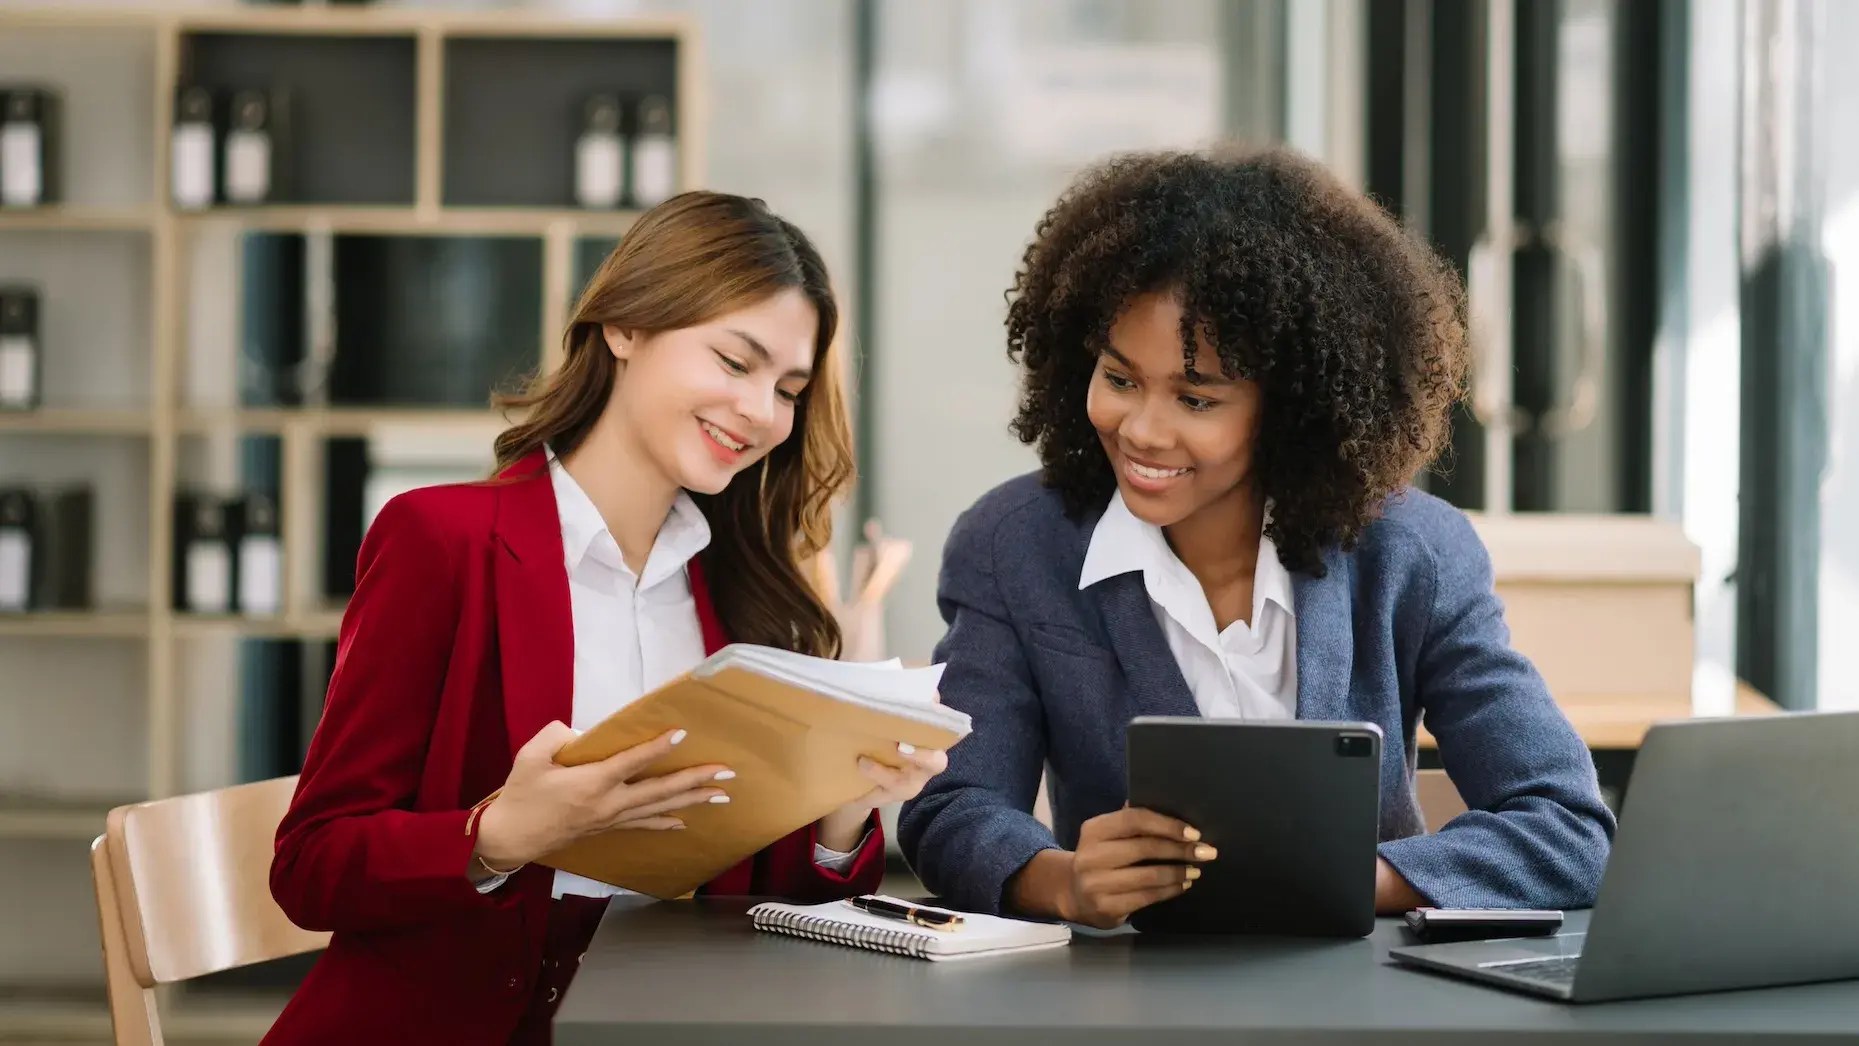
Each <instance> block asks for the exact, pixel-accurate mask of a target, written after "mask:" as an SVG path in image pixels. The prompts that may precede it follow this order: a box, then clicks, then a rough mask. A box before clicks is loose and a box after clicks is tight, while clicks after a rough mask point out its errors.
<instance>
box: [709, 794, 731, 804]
mask: <svg viewBox="0 0 1859 1046" xmlns="http://www.w3.org/2000/svg"><path fill="white" fill-rule="evenodd" d="M710 801H711V802H713V803H727V802H729V796H727V795H713V796H711V797H710Z"/></svg>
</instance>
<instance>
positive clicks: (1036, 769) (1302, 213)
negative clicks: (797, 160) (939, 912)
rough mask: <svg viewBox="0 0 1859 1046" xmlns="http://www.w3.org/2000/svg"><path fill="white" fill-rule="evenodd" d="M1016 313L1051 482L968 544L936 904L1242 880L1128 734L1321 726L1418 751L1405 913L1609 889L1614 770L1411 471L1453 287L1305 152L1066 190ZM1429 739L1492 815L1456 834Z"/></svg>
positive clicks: (1099, 897)
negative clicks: (1431, 776) (1556, 694)
mask: <svg viewBox="0 0 1859 1046" xmlns="http://www.w3.org/2000/svg"><path fill="white" fill-rule="evenodd" d="M1009 303H1010V304H1009V309H1008V318H1007V328H1008V345H1009V354H1010V356H1011V357H1012V358H1014V359H1015V360H1017V361H1018V362H1019V363H1020V364H1021V365H1022V368H1023V391H1022V396H1021V400H1020V408H1019V415H1018V418H1017V419H1016V421H1015V423H1014V430H1015V433H1016V434H1017V435H1018V436H1019V438H1020V439H1022V440H1023V441H1025V442H1027V443H1030V444H1033V445H1035V446H1036V447H1037V448H1038V451H1039V455H1040V460H1041V462H1042V465H1043V467H1042V469H1041V470H1040V471H1039V472H1038V473H1036V474H1033V475H1029V476H1024V477H1021V478H1019V479H1016V480H1013V481H1010V482H1008V483H1006V484H1004V485H1003V486H1001V487H999V488H997V489H995V490H994V491H992V492H990V493H989V494H987V495H986V496H984V497H983V498H982V499H981V500H980V501H979V502H978V503H977V504H976V505H975V506H974V507H973V508H971V509H969V510H968V511H967V512H966V513H964V515H963V516H962V517H961V519H960V520H959V521H958V522H957V524H956V526H955V528H954V530H953V532H952V533H951V535H950V538H949V541H948V544H947V546H946V548H945V551H944V555H943V565H942V573H941V578H940V582H939V586H938V602H939V604H940V607H941V610H942V615H943V617H944V619H945V620H946V621H947V623H948V626H949V628H948V632H947V634H946V635H945V637H944V638H943V640H942V642H941V643H940V644H939V645H938V647H937V651H936V659H937V660H938V661H941V662H944V663H946V665H947V667H946V668H945V670H944V675H943V677H942V693H943V699H944V700H945V701H946V702H947V703H948V704H949V705H951V706H953V707H955V708H959V709H961V710H962V711H964V712H967V713H968V714H969V715H970V716H972V717H973V719H974V733H973V734H972V735H971V736H970V737H969V738H968V739H967V740H966V741H965V742H964V743H963V744H961V745H959V746H957V747H956V748H955V749H954V750H953V751H952V752H951V753H950V757H949V758H950V764H949V769H948V771H947V772H946V773H944V774H942V775H941V776H940V777H938V778H936V779H935V780H934V781H933V782H931V784H930V786H929V787H928V788H927V789H926V790H925V791H924V792H923V793H922V795H921V796H920V797H919V798H917V799H916V800H915V801H913V802H911V803H909V804H907V805H906V807H905V808H904V810H903V813H902V816H901V818H900V822H899V829H900V832H899V834H900V841H901V843H902V846H903V848H904V852H905V853H906V854H907V855H908V856H909V857H910V860H911V863H912V865H913V867H914V868H915V869H916V871H917V873H918V875H919V876H920V877H921V878H922V880H923V882H924V884H925V885H926V886H928V887H929V889H930V890H932V891H934V892H935V893H936V894H938V895H940V896H941V897H943V898H946V899H947V900H948V901H949V902H950V903H952V904H956V905H959V906H962V907H966V908H969V909H973V910H979V911H988V912H994V911H1002V910H1005V911H1009V912H1019V913H1024V914H1029V915H1037V916H1051V917H1058V918H1063V919H1067V920H1070V921H1074V922H1080V923H1085V924H1090V925H1097V926H1106V927H1108V926H1114V925H1116V924H1118V923H1121V922H1123V921H1124V920H1125V919H1126V918H1127V917H1128V916H1129V915H1130V914H1131V913H1132V912H1134V911H1136V910H1138V909H1140V908H1142V907H1145V906H1147V905H1149V904H1153V903H1155V902H1157V901H1160V900H1164V899H1167V898H1169V897H1173V896H1175V895H1177V894H1179V893H1180V892H1182V891H1183V890H1186V889H1189V888H1191V887H1192V886H1193V883H1194V880H1195V878H1197V877H1198V876H1199V874H1200V873H1199V866H1200V865H1202V864H1204V863H1205V862H1206V861H1208V860H1216V859H1218V855H1217V854H1215V853H1214V852H1213V849H1212V847H1210V846H1208V845H1206V844H1205V843H1202V842H1199V841H1198V833H1197V832H1196V831H1195V829H1194V828H1193V827H1192V826H1189V825H1184V824H1181V823H1180V822H1177V821H1174V820H1171V819H1169V818H1166V817H1163V816H1161V815H1159V814H1155V813H1153V812H1150V811H1146V810H1140V809H1133V808H1128V807H1127V806H1126V802H1125V799H1126V797H1125V792H1124V749H1123V737H1124V727H1125V725H1126V724H1127V723H1128V722H1129V720H1130V719H1131V718H1132V717H1135V716H1138V715H1189V716H1191V715H1203V716H1226V717H1238V718H1246V719H1257V720H1270V719H1284V718H1292V717H1295V718H1298V719H1306V720H1352V721H1366V722H1372V723H1374V724H1376V725H1378V726H1379V727H1380V728H1381V730H1382V732H1383V734H1384V736H1385V737H1386V738H1387V743H1386V744H1385V745H1384V747H1383V750H1384V757H1383V763H1382V768H1381V789H1382V797H1383V798H1382V808H1381V817H1380V832H1381V839H1382V843H1381V846H1380V847H1379V853H1378V859H1377V862H1376V870H1375V875H1376V891H1375V894H1376V907H1377V908H1378V909H1379V910H1380V911H1382V912H1384V913H1394V912H1399V911H1402V910H1405V909H1407V908H1411V907H1414V906H1418V905H1422V904H1432V905H1436V906H1440V907H1455V908H1465V907H1560V908H1577V907H1585V906H1588V905H1590V904H1592V903H1593V899H1594V894H1595V890H1596V887H1597V885H1598V883H1599V880H1600V876H1601V869H1602V866H1603V864H1604V863H1605V861H1606V857H1607V852H1608V846H1609V843H1610V841H1611V839H1612V836H1613V830H1614V820H1613V817H1612V815H1611V814H1610V813H1609V811H1608V809H1607V808H1606V806H1605V805H1603V803H1602V801H1601V797H1600V790H1599V788H1598V786H1597V784H1596V780H1595V773H1594V765H1593V762H1592V760H1591V758H1590V756H1589V754H1588V751H1587V749H1586V748H1585V747H1584V746H1583V744H1582V742H1581V740H1580V738H1579V737H1578V736H1577V735H1576V734H1575V732H1574V730H1573V729H1572V728H1571V727H1570V725H1569V723H1568V721H1567V719H1566V718H1564V717H1563V715H1562V714H1561V712H1560V711H1559V710H1558V709H1557V707H1556V705H1555V704H1554V703H1553V702H1552V701H1551V699H1550V696H1549V694H1548V692H1547V691H1546V689H1545V688H1544V685H1543V681H1542V678H1541V677H1540V676H1539V675H1538V674H1537V672H1536V670H1535V669H1534V668H1533V667H1532V666H1531V664H1530V662H1529V661H1528V660H1527V659H1526V658H1524V657H1523V656H1522V655H1520V654H1518V653H1517V652H1516V651H1515V650H1513V649H1512V648H1511V646H1510V644H1509V632H1508V629H1507V628H1506V626H1505V623H1504V614H1503V607H1502V606H1501V605H1500V603H1499V601H1498V598H1497V596H1496V595H1495V594H1494V592H1493V589H1492V574H1491V565H1490V559H1489V557H1488V555H1487V554H1486V551H1485V549H1484V546H1483V545H1482V544H1481V543H1480V541H1479V539H1478V537H1477V535H1476V533H1475V532H1474V531H1473V529H1472V526H1471V524H1470V523H1469V521H1468V520H1467V519H1466V518H1465V516H1464V515H1463V514H1462V513H1461V512H1459V511H1458V510H1456V509H1454V508H1453V507H1452V506H1450V505H1448V504H1446V503H1445V502H1443V501H1440V500H1439V499H1437V498H1434V497H1431V496H1429V495H1427V494H1425V493H1422V492H1420V491H1417V490H1415V489H1413V488H1411V487H1410V486H1409V483H1410V482H1411V480H1412V479H1413V477H1414V476H1415V475H1416V474H1417V473H1418V472H1419V471H1420V470H1421V469H1423V468H1425V467H1427V466H1428V465H1429V464H1430V463H1431V462H1432V461H1433V459H1434V458H1435V457H1436V456H1437V455H1438V453H1439V452H1440V450H1441V449H1442V448H1443V447H1445V445H1446V443H1447V437H1448V431H1449V424H1450V415H1451V411H1452V409H1453V407H1454V405H1455V404H1456V403H1457V402H1458V400H1459V399H1460V397H1461V394H1462V390H1463V384H1464V375H1465V370H1466V350H1465V345H1464V328H1463V325H1462V323H1461V316H1462V313H1463V301H1462V296H1461V294H1460V290H1459V287H1458V284H1457V281H1456V279H1455V277H1454V276H1453V274H1452V273H1451V271H1450V270H1449V269H1448V268H1447V267H1446V266H1445V265H1443V264H1442V263H1441V262H1440V261H1439V260H1438V259H1437V258H1436V257H1435V256H1434V255H1433V254H1432V253H1431V252H1430V251H1429V250H1428V249H1427V248H1425V247H1424V246H1422V245H1421V244H1419V243H1417V242H1415V241H1414V240H1413V239H1411V238H1409V237H1408V236H1406V235H1405V234H1404V233H1403V232H1402V230H1401V229H1400V228H1399V227H1398V226H1397V225H1396V224H1395V223H1394V222H1393V221H1392V220H1390V219H1389V217H1388V216H1387V215H1386V214H1385V213H1383V212H1382V211H1381V210H1380V209H1379V208H1377V207H1376V206H1375V205H1374V204H1372V203H1371V202H1369V201H1368V200H1366V199H1364V198H1363V197H1361V196H1359V195H1357V194H1355V193H1353V192H1351V191H1349V190H1347V189H1345V188H1343V187H1342V186H1341V185H1340V184H1339V183H1338V182H1336V181H1335V180H1334V179H1333V178H1332V177H1331V176H1330V175H1329V174H1328V173H1327V172H1326V171H1324V170H1323V169H1322V168H1320V167H1318V166H1316V165H1313V164H1310V163H1308V162H1306V161H1303V160H1301V159H1299V158H1297V157H1295V156H1294V155H1291V154H1289V153H1286V152H1282V151H1270V150H1268V151H1264V152H1253V153H1243V154H1242V153H1234V154H1227V153H1217V154H1212V155H1208V154H1148V155H1136V156H1128V157H1123V158H1119V159H1117V160H1114V161H1112V162H1110V163H1108V164H1106V165H1104V166H1102V167H1099V168H1097V169H1095V170H1092V171H1090V172H1088V173H1086V174H1085V175H1083V176H1082V177H1081V178H1080V179H1079V180H1078V181H1077V182H1076V183H1075V184H1074V185H1073V186H1072V187H1071V188H1070V189H1069V190H1067V192H1066V193H1065V194H1064V195H1063V196H1062V197H1061V198H1060V199H1059V201H1058V203H1057V204H1056V205H1055V206H1054V207H1053V208H1052V209H1051V211H1049V212H1048V213H1047V214H1046V216H1045V218H1044V220H1042V221H1041V222H1040V224H1039V226H1038V229H1037V235H1036V237H1035V239H1034V241H1033V243H1032V245H1031V246H1030V247H1029V248H1028V249H1027V251H1026V255H1025V259H1024V263H1023V266H1022V268H1021V270H1020V272H1019V273H1018V274H1017V276H1016V278H1015V282H1014V287H1013V290H1012V292H1011V293H1010V295H1009ZM1422 721H1424V722H1425V724H1426V726H1427V729H1428V730H1430V731H1431V732H1432V734H1433V736H1434V737H1435V738H1436V739H1437V741H1438V745H1439V751H1440V756H1441V759H1442V761H1443V762H1444V765H1445V767H1446V770H1447V772H1448V773H1449V775H1450V776H1451V778H1452V780H1453V782H1454V783H1455V784H1456V785H1457V786H1458V788H1459V791H1460V793H1461V795H1462V796H1463V797H1464V799H1465V801H1466V803H1467V805H1468V806H1469V807H1470V810H1469V812H1467V813H1465V814H1463V815H1461V816H1459V817H1458V818H1456V819H1455V820H1453V821H1452V822H1451V823H1450V824H1449V825H1447V826H1446V827H1445V828H1444V829H1443V830H1442V831H1440V832H1439V833H1438V834H1435V835H1427V834H1424V828H1423V826H1422V821H1421V815H1420V810H1419V807H1418V805H1417V804H1416V802H1415V799H1414V790H1413V764H1414V758H1415V734H1416V730H1417V728H1418V724H1419V723H1420V722H1422ZM1042 771H1045V772H1047V773H1049V776H1050V779H1051V800H1052V814H1053V818H1052V819H1053V823H1054V830H1051V831H1049V830H1048V829H1047V828H1046V827H1045V826H1044V825H1042V824H1041V823H1040V822H1039V821H1037V820H1035V819H1034V817H1033V815H1032V813H1031V811H1032V809H1033V804H1034V800H1035V798H1036V792H1037V790H1038V787H1039V782H1040V777H1041V773H1042ZM1258 800H1259V801H1260V802H1272V801H1274V797H1273V796H1271V795H1269V794H1262V795H1260V796H1259V797H1258ZM1156 862H1160V863H1156Z"/></svg>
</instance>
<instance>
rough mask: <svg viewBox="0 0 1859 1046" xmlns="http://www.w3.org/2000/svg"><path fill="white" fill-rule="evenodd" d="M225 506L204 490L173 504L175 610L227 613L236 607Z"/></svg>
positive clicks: (188, 494) (180, 498)
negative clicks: (234, 605) (234, 603)
mask: <svg viewBox="0 0 1859 1046" xmlns="http://www.w3.org/2000/svg"><path fill="white" fill-rule="evenodd" d="M226 517H227V512H226V503H225V501H224V500H223V499H221V498H220V497H218V496H217V495H214V494H209V493H205V492H202V491H193V492H188V493H183V494H181V495H179V496H177V497H176V498H175V501H174V609H175V610H177V611H182V612H186V613H196V614H225V613H230V612H231V611H232V608H233V588H232V545H231V543H230V542H228V541H227V518H226Z"/></svg>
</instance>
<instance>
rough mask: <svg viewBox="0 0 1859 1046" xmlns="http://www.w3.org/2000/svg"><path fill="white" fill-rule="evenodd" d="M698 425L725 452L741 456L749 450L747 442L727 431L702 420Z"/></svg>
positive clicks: (698, 421) (699, 420)
mask: <svg viewBox="0 0 1859 1046" xmlns="http://www.w3.org/2000/svg"><path fill="white" fill-rule="evenodd" d="M697 424H698V425H700V426H702V427H703V430H704V433H705V435H708V436H709V437H710V438H711V440H713V441H714V442H715V443H716V445H717V446H719V447H722V448H723V449H724V450H727V451H730V452H731V453H734V454H740V453H742V452H743V451H745V450H748V449H749V444H748V443H747V442H746V441H744V440H740V439H737V438H736V437H735V436H732V435H730V433H729V432H728V431H727V430H725V429H721V428H718V427H717V426H715V425H712V424H710V423H709V422H707V421H705V420H703V419H702V418H699V419H698V420H697Z"/></svg>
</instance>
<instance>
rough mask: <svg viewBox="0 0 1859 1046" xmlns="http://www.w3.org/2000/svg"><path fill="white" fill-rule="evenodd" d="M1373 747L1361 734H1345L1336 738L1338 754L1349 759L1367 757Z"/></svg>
mask: <svg viewBox="0 0 1859 1046" xmlns="http://www.w3.org/2000/svg"><path fill="white" fill-rule="evenodd" d="M1371 750H1372V748H1371V746H1370V744H1369V739H1368V738H1366V737H1363V736H1362V735H1361V734H1345V735H1344V736H1342V737H1339V738H1337V739H1336V754H1337V755H1340V756H1343V757H1344V758H1347V759H1366V758H1368V756H1369V754H1370V752H1371Z"/></svg>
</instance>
